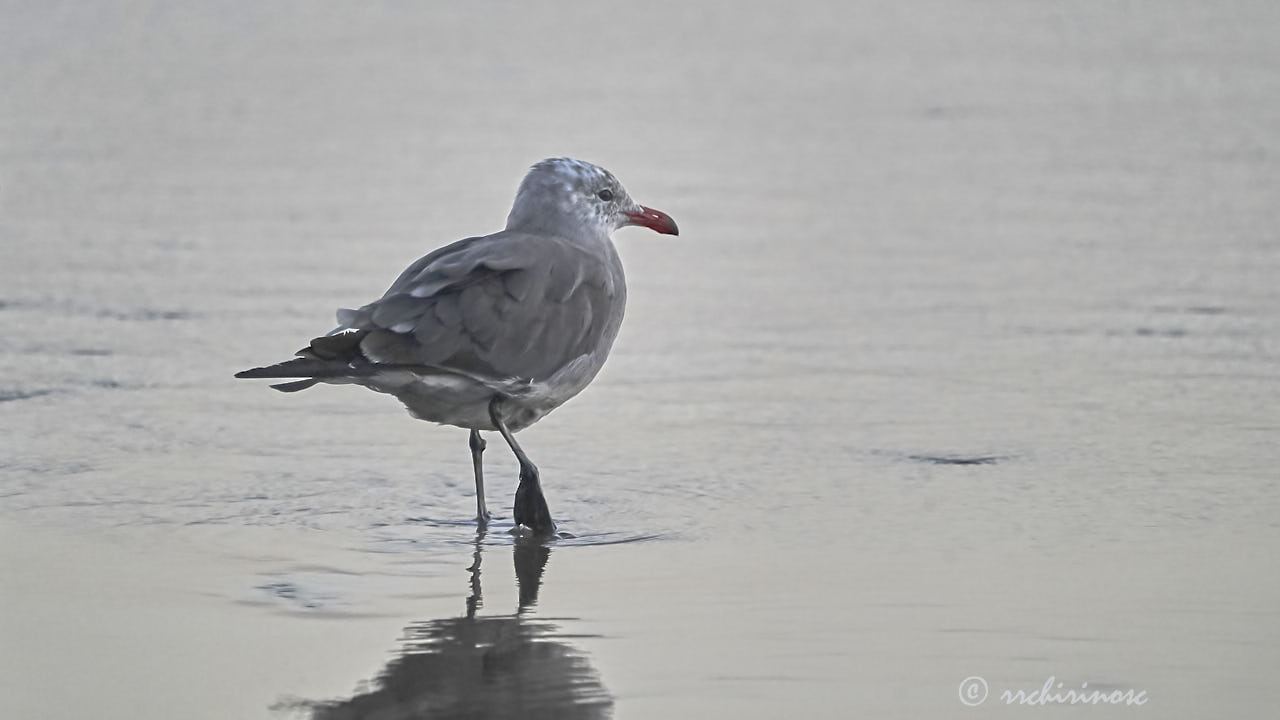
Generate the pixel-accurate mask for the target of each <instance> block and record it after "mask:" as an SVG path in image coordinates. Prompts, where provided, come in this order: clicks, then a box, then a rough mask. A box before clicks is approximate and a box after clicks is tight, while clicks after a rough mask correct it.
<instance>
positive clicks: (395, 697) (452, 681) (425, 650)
mask: <svg viewBox="0 0 1280 720" xmlns="http://www.w3.org/2000/svg"><path fill="white" fill-rule="evenodd" d="M483 541H484V533H483V532H482V533H480V534H479V535H477V536H476V543H475V553H474V555H473V562H472V564H471V567H470V568H468V570H469V571H470V573H471V595H470V596H469V597H468V598H467V603H466V608H467V610H466V615H464V616H462V617H456V618H446V619H441V620H430V621H424V622H418V623H414V624H412V625H410V626H409V627H407V628H406V629H405V640H404V648H403V649H402V651H401V653H400V655H399V657H396V658H395V659H393V660H392V661H391V662H389V663H387V666H386V668H385V669H384V670H383V671H382V673H381V674H380V675H379V677H378V678H377V680H376V681H374V683H373V688H372V689H368V690H365V691H363V692H358V693H357V694H356V695H354V696H352V697H351V698H348V699H345V700H334V701H326V702H309V703H304V704H302V705H304V707H305V708H306V709H307V710H308V711H309V712H310V713H311V718H312V719H313V720H355V719H356V718H362V719H363V718H378V720H409V719H410V718H415V719H416V718H508V717H520V718H522V720H523V719H527V718H569V719H571V720H572V719H575V718H581V719H583V720H586V719H588V718H607V717H610V716H611V715H612V711H613V698H612V697H611V696H610V695H609V692H608V691H607V690H606V689H605V687H604V685H603V684H601V682H600V678H599V676H598V675H597V674H596V672H595V670H594V669H593V668H592V667H591V665H590V663H589V662H588V659H587V657H586V656H585V655H584V654H583V653H582V652H580V651H579V650H577V649H575V648H574V647H573V646H572V645H570V644H569V643H568V642H566V641H565V638H566V636H565V635H563V634H561V633H560V632H559V628H558V627H557V626H556V625H554V624H553V623H550V622H547V621H545V620H536V619H534V618H532V617H531V616H530V615H529V614H528V611H529V610H530V609H531V608H532V607H534V605H536V604H537V602H538V590H539V588H540V587H541V586H542V574H543V570H544V569H545V568H546V565H547V559H548V558H549V557H550V556H551V548H550V547H547V546H546V545H545V544H543V543H542V542H540V541H538V540H537V539H536V538H523V537H521V538H517V541H516V544H515V547H514V550H513V558H514V562H515V571H516V583H517V585H518V588H519V591H520V600H519V607H518V608H517V610H516V612H515V613H514V614H511V615H496V616H479V615H478V614H477V613H478V611H479V610H480V608H481V607H482V606H483V604H484V599H483V594H482V590H481V583H480V562H481V559H482V557H483V554H484V551H485V548H484V545H483Z"/></svg>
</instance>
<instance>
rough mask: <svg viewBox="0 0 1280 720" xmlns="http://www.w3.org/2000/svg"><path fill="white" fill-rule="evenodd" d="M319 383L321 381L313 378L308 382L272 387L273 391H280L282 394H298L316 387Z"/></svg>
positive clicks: (298, 381) (278, 384) (296, 381)
mask: <svg viewBox="0 0 1280 720" xmlns="http://www.w3.org/2000/svg"><path fill="white" fill-rule="evenodd" d="M318 382H320V381H319V380H316V379H314V378H312V379H308V380H294V381H293V382H287V383H277V384H275V385H271V386H270V387H271V389H272V390H279V391H280V392H284V393H291V392H298V391H299V390H306V389H307V388H309V387H311V386H312V385H315V384H316V383H318Z"/></svg>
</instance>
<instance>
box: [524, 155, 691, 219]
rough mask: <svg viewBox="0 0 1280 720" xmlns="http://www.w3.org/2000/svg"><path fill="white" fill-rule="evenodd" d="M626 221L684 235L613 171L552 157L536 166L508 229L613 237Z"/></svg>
mask: <svg viewBox="0 0 1280 720" xmlns="http://www.w3.org/2000/svg"><path fill="white" fill-rule="evenodd" d="M626 225H642V226H644V227H647V228H649V229H651V230H654V231H656V232H660V233H664V234H667V235H678V234H679V230H678V229H677V228H676V223H675V221H674V220H672V219H671V216H669V215H667V214H666V213H664V212H660V211H658V210H654V209H652V208H647V207H645V206H643V205H639V204H637V203H636V202H635V201H634V200H632V199H631V196H630V195H628V194H627V191H626V189H625V188H623V187H622V183H620V182H618V179H617V178H615V177H614V176H613V173H611V172H609V171H608V170H605V169H604V168H602V167H600V166H598V165H592V164H591V163H589V162H583V161H581V160H574V159H572V158H550V159H547V160H543V161H542V162H540V163H538V164H537V165H534V166H533V167H532V168H530V170H529V173H528V174H527V175H525V176H524V181H523V182H521V183H520V189H519V190H518V191H516V201H515V203H514V204H513V205H512V206H511V214H510V215H508V216H507V229H508V230H521V231H524V232H539V233H552V234H556V235H561V236H564V237H569V238H573V237H575V236H577V235H581V234H583V233H588V234H591V235H596V236H605V237H607V236H608V235H609V233H612V232H613V231H614V230H617V229H618V228H620V227H624V226H626Z"/></svg>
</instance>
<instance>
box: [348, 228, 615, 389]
mask: <svg viewBox="0 0 1280 720" xmlns="http://www.w3.org/2000/svg"><path fill="white" fill-rule="evenodd" d="M620 273H621V270H620V265H619V264H618V263H617V259H616V256H610V257H594V256H592V255H590V254H588V253H586V252H584V251H583V250H581V249H580V248H578V247H575V246H573V245H571V244H570V243H569V242H567V241H565V240H563V239H560V238H556V237H551V236H543V235H530V234H525V233H517V232H510V231H503V232H500V233H495V234H494V235H489V236H485V237H477V238H468V239H465V240H460V241H458V242H456V243H454V244H452V245H449V246H447V247H444V248H441V249H440V250H437V251H435V252H433V253H431V254H430V255H427V256H426V257H423V258H421V259H419V260H417V261H416V262H414V263H413V264H412V265H410V266H409V267H408V268H406V269H405V271H404V272H403V273H401V274H400V277H398V278H397V279H396V281H395V282H394V283H392V285H391V287H390V288H389V289H388V290H387V292H386V294H384V295H383V297H382V298H381V299H380V300H377V301H376V302H373V303H370V304H369V305H366V306H364V307H362V308H360V309H359V310H355V311H346V312H344V313H343V315H342V318H341V319H342V321H343V323H342V324H343V326H344V327H343V328H340V330H342V329H355V330H362V331H367V334H366V335H364V336H363V339H362V340H361V342H360V347H359V349H360V351H361V353H362V354H363V355H364V356H365V358H366V359H368V360H371V361H373V362H387V363H400V364H411V363H421V364H424V365H434V366H440V367H444V368H449V369H455V370H460V371H463V372H467V373H472V374H476V375H480V376H485V377H495V378H511V377H514V378H521V379H530V380H540V379H545V378H547V377H549V376H550V375H552V374H554V373H555V372H556V371H557V370H558V369H560V368H561V367H563V366H565V365H566V364H567V363H569V362H571V361H572V360H574V359H576V358H577V357H579V356H581V355H583V354H586V353H589V352H592V351H593V350H596V349H598V348H599V346H600V345H601V344H602V343H603V344H607V343H610V342H612V339H613V335H614V334H615V333H616V332H617V329H618V325H619V323H620V322H621V319H622V318H621V315H622V303H623V302H624V301H625V294H624V293H625V290H623V288H622V283H621V274H620Z"/></svg>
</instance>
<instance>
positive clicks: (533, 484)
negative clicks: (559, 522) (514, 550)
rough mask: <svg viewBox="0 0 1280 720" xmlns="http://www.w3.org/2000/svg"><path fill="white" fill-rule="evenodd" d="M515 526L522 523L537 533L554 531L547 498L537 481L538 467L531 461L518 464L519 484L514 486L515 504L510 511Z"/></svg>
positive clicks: (546, 533) (554, 525)
mask: <svg viewBox="0 0 1280 720" xmlns="http://www.w3.org/2000/svg"><path fill="white" fill-rule="evenodd" d="M512 515H513V519H514V520H515V523H516V525H517V526H519V525H524V526H525V527H527V528H529V529H530V530H532V531H534V532H535V533H537V534H539V535H550V534H551V533H553V532H555V530H556V524H555V521H553V520H552V519H551V510H550V509H549V508H548V507H547V499H546V498H545V497H543V496H542V484H541V483H540V482H539V481H538V468H536V467H534V466H533V463H529V464H527V465H525V464H522V465H521V466H520V486H519V487H517V488H516V504H515V508H514V509H513V512H512Z"/></svg>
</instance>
